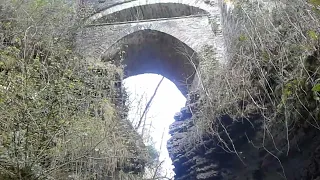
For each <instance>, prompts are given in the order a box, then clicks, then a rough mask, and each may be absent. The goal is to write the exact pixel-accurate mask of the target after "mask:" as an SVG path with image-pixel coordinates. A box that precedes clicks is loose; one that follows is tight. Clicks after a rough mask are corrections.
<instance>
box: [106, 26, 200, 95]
mask: <svg viewBox="0 0 320 180" xmlns="http://www.w3.org/2000/svg"><path fill="white" fill-rule="evenodd" d="M122 52H125V53H122ZM102 61H112V62H114V63H116V64H117V65H120V64H119V63H120V62H122V64H124V65H125V68H124V71H125V77H129V76H134V75H139V74H145V73H154V74H160V75H162V76H164V77H166V78H168V79H169V80H170V81H172V82H173V83H174V84H175V85H176V86H177V88H178V89H179V90H180V91H181V93H182V94H183V95H185V96H186V95H187V93H188V90H189V88H190V86H191V84H192V82H193V78H194V76H195V70H196V68H197V66H198V64H199V59H198V57H197V54H196V52H195V51H194V50H193V49H191V48H190V47H188V46H187V45H186V44H184V43H183V42H181V41H180V40H178V39H177V38H175V37H173V36H171V35H169V34H166V33H163V32H160V31H156V30H151V29H145V30H140V31H136V32H133V33H131V34H129V35H127V36H125V37H123V38H121V39H119V40H118V41H117V42H116V43H114V44H113V45H112V46H111V47H110V48H108V49H106V51H105V52H104V53H103V56H102Z"/></svg>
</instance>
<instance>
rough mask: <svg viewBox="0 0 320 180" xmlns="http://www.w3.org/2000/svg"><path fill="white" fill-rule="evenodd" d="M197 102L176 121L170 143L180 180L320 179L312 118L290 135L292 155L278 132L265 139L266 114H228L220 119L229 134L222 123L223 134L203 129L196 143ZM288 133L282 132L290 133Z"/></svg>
mask: <svg viewBox="0 0 320 180" xmlns="http://www.w3.org/2000/svg"><path fill="white" fill-rule="evenodd" d="M196 106H197V104H196V103H194V102H192V101H188V102H187V106H186V107H184V108H182V109H181V111H180V112H178V113H176V115H175V116H174V119H175V122H174V123H173V124H171V126H170V131H169V133H170V134H171V135H172V137H171V139H170V140H169V141H168V143H167V148H168V151H169V154H170V157H171V159H172V161H173V165H174V167H175V168H174V172H175V180H197V179H198V180H200V179H201V180H278V179H290V180H311V179H312V180H318V179H320V169H319V167H320V134H319V130H317V129H316V128H314V127H312V126H310V124H308V123H307V122H305V123H304V125H303V126H302V127H301V128H299V129H297V131H295V132H294V133H293V134H291V135H290V137H289V141H290V142H292V144H291V147H290V151H289V153H288V154H287V152H285V151H277V150H275V144H276V146H277V147H278V148H279V149H281V148H282V147H284V146H286V145H287V144H286V143H287V142H285V141H283V140H280V139H281V138H278V137H277V136H274V139H273V140H272V141H273V143H272V142H271V140H270V139H269V138H266V139H265V142H264V143H262V139H263V137H264V130H263V128H262V127H263V118H262V117H261V116H259V115H252V116H251V117H250V118H249V119H241V118H239V119H232V118H230V117H229V116H227V115H225V116H222V117H220V118H218V119H217V120H218V121H220V122H221V123H222V125H223V126H224V127H226V130H227V132H228V134H229V136H228V135H227V134H226V133H225V129H224V128H223V126H222V125H221V126H220V129H219V132H218V133H219V135H220V137H221V138H222V139H218V138H217V136H214V135H209V134H202V136H201V138H200V139H199V140H198V141H194V142H190V139H192V138H191V136H193V135H194V134H195V133H197V128H196V127H195V125H194V121H195V120H196V113H195V114H192V113H191V111H193V110H195V111H196V110H197V109H196V108H197V107H196ZM283 132H284V131H282V133H280V132H279V135H280V136H284V135H285V134H283ZM266 133H268V132H266ZM230 140H231V141H230ZM222 142H225V143H226V144H223V143H222ZM231 142H232V143H231ZM284 174H285V175H284Z"/></svg>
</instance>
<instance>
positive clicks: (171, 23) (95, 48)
mask: <svg viewBox="0 0 320 180" xmlns="http://www.w3.org/2000/svg"><path fill="white" fill-rule="evenodd" d="M146 29H152V30H156V31H160V32H163V33H166V34H169V35H171V36H173V37H175V38H176V39H179V40H180V41H181V42H183V43H184V44H186V45H187V46H189V47H190V48H191V49H193V50H194V51H195V52H197V53H199V52H200V51H201V49H202V48H203V47H204V46H206V45H207V46H213V47H214V45H215V44H214V43H215V42H217V41H215V38H216V37H215V35H214V34H213V32H212V29H211V26H210V23H209V20H208V18H207V17H192V18H184V19H173V20H164V21H148V22H135V23H128V24H119V25H105V24H101V25H90V26H87V27H85V28H83V29H82V30H81V31H80V32H79V33H78V36H77V48H78V50H79V52H81V53H82V54H84V55H85V56H89V57H93V58H95V59H100V58H101V55H102V54H103V53H104V51H105V50H106V49H109V48H110V46H111V45H112V44H113V43H114V42H116V41H117V40H119V39H121V38H122V37H125V36H127V35H129V34H131V33H134V32H136V31H140V30H146Z"/></svg>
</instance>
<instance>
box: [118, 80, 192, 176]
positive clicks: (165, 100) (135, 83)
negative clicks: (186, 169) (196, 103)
mask: <svg viewBox="0 0 320 180" xmlns="http://www.w3.org/2000/svg"><path fill="white" fill-rule="evenodd" d="M161 78H162V76H161V75H157V74H141V75H137V76H132V77H129V78H126V79H125V80H124V86H125V88H126V89H127V91H128V93H129V102H130V104H131V108H130V111H129V119H130V120H131V121H132V120H136V121H139V119H140V116H141V115H140V114H142V113H141V111H143V109H144V108H145V104H146V102H148V101H149V99H150V98H151V96H152V94H153V93H154V90H155V88H156V86H157V85H158V83H159V82H160V80H161ZM141 97H143V98H141ZM141 99H142V102H143V103H142V104H143V105H142V106H141V104H139V102H141ZM185 102H186V99H185V97H184V96H183V95H182V94H181V92H180V91H179V90H178V88H177V87H176V86H175V84H173V83H172V82H171V81H170V80H168V79H166V78H164V80H163V81H162V83H161V85H160V87H159V89H158V91H157V94H156V96H155V97H154V99H153V101H152V104H151V107H150V109H149V111H148V114H147V120H146V125H147V127H151V128H150V135H151V137H152V138H153V141H154V142H155V147H156V149H157V150H158V151H160V161H162V160H164V167H165V169H166V170H167V173H170V174H171V175H173V171H172V169H173V166H172V165H171V164H172V162H171V160H170V158H169V155H168V151H167V148H166V144H167V141H168V140H169V138H170V137H171V136H170V135H169V133H168V132H169V125H170V124H171V123H173V122H174V119H173V116H174V114H175V113H176V112H179V111H180V109H181V108H182V107H183V106H184V105H185ZM139 107H140V112H137V110H139ZM162 137H163V142H161V139H162Z"/></svg>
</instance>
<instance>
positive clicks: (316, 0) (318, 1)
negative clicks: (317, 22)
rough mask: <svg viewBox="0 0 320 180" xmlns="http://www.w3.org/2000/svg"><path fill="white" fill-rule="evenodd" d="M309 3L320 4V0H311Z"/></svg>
mask: <svg viewBox="0 0 320 180" xmlns="http://www.w3.org/2000/svg"><path fill="white" fill-rule="evenodd" d="M309 3H311V4H312V5H314V6H320V0H309Z"/></svg>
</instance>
